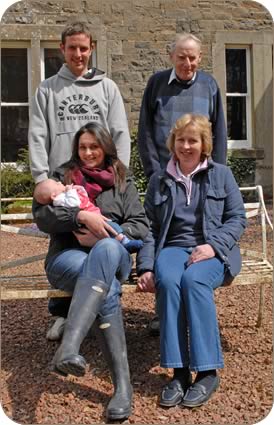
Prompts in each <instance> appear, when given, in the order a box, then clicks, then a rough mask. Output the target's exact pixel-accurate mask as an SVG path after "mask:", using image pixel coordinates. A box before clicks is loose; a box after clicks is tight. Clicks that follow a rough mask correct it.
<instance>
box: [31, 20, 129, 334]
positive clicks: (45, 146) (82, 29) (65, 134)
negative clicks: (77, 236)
mask: <svg viewBox="0 0 274 425" xmlns="http://www.w3.org/2000/svg"><path fill="white" fill-rule="evenodd" d="M60 49H61V51H62V53H63V55H64V59H65V63H64V65H63V66H62V67H61V69H60V70H59V72H58V73H57V74H56V75H54V76H53V77H50V78H48V79H46V80H44V81H42V83H41V84H40V85H39V87H38V88H37V90H36V93H35V96H34V99H33V103H32V110H31V117H30V125H29V154H30V166H31V172H32V176H33V178H34V181H35V183H36V184H39V183H40V182H42V181H44V180H46V179H47V178H48V177H50V176H51V174H52V172H53V171H54V170H55V169H56V168H57V167H58V166H59V165H61V164H63V163H64V162H66V161H67V160H69V158H70V157H71V153H72V141H73V137H74V134H75V133H76V131H77V130H78V129H79V128H80V127H81V126H82V125H83V124H85V123H88V122H93V121H96V122H99V123H101V124H102V125H103V126H104V127H105V128H106V129H107V130H108V131H109V132H110V134H111V136H112V138H113V141H114V143H115V145H116V148H117V152H118V157H119V159H120V160H121V161H122V162H123V163H124V164H125V165H126V166H128V165H129V160H130V135H129V130H128V123H127V117H126V113H125V108H124V103H123V99H122V96H121V94H120V91H119V89H118V87H117V85H116V84H115V83H114V81H112V80H110V79H109V78H107V77H106V74H105V73H104V72H103V71H100V70H99V69H96V68H91V69H89V68H88V63H89V59H90V56H91V54H92V51H93V49H94V45H93V41H92V35H91V32H90V30H89V28H88V27H87V26H86V24H84V23H82V22H75V23H71V24H69V25H68V26H67V27H66V28H65V29H64V31H63V32H62V37H61V44H60ZM100 231H103V229H94V234H95V235H96V236H97V237H100ZM67 301H68V300H64V299H60V300H58V299H51V300H50V302H49V311H50V312H51V313H52V314H53V315H57V316H64V317H65V316H66V312H67V310H68V306H69V304H68V302H67ZM63 325H64V319H63V317H61V318H60V319H59V320H57V321H56V323H55V325H53V328H51V329H50V330H49V332H48V338H49V339H59V338H60V336H61V333H62V329H63Z"/></svg>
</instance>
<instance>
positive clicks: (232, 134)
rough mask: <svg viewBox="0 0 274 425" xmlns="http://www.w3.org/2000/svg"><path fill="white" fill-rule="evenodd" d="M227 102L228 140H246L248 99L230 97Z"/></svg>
mask: <svg viewBox="0 0 274 425" xmlns="http://www.w3.org/2000/svg"><path fill="white" fill-rule="evenodd" d="M226 101H227V133H228V139H230V140H246V139H247V132H246V98H245V97H231V96H228V97H227V98H226Z"/></svg>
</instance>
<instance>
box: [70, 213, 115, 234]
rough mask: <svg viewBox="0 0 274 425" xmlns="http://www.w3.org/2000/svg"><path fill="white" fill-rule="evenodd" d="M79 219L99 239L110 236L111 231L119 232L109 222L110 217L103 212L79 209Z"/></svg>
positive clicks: (113, 232)
mask: <svg viewBox="0 0 274 425" xmlns="http://www.w3.org/2000/svg"><path fill="white" fill-rule="evenodd" d="M77 219H78V221H79V223H81V224H84V225H85V226H86V228H87V229H88V230H90V231H91V233H93V234H94V236H96V237H97V238H98V239H103V238H109V233H112V234H113V235H115V236H116V235H117V232H115V230H114V229H113V228H112V227H111V226H110V225H109V224H108V221H109V219H108V218H106V217H104V216H103V215H101V214H97V213H94V212H90V211H79V213H78V216H77Z"/></svg>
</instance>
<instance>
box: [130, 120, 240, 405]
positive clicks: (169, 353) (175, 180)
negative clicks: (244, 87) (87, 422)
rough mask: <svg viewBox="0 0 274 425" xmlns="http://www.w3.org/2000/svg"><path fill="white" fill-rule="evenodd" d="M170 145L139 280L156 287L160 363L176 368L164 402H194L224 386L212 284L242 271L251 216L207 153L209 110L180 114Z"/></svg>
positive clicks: (148, 204)
mask: <svg viewBox="0 0 274 425" xmlns="http://www.w3.org/2000/svg"><path fill="white" fill-rule="evenodd" d="M168 147H169V149H170V151H171V153H172V157H171V159H170V161H169V163H168V165H167V168H166V170H162V171H160V172H156V173H155V174H154V175H153V176H152V178H151V180H150V183H149V187H148V190H147V195H146V199H145V209H146V212H147V215H148V217H149V219H150V220H151V226H152V229H151V230H152V237H151V238H147V241H146V242H145V245H144V247H143V249H142V250H141V251H140V253H139V255H138V265H137V267H138V274H139V276H140V277H139V282H138V287H139V290H141V291H150V292H153V291H154V290H156V302H157V312H158V314H159V318H160V354H161V366H162V367H164V368H173V369H174V375H173V378H172V380H171V381H170V382H169V383H168V384H167V385H166V386H165V387H164V388H163V390H162V393H161V396H160V405H162V406H166V407H171V406H175V405H177V404H180V403H181V405H183V406H188V407H196V406H200V405H202V404H204V403H205V402H206V401H207V400H209V398H210V397H211V395H212V394H213V392H214V391H215V390H216V389H217V388H218V386H219V381H220V379H219V377H218V374H217V369H220V368H223V367H224V362H223V355H222V350H221V343H220V335H219V329H218V322H217V317H216V307H215V302H214V289H215V288H217V287H219V286H221V285H223V284H224V283H225V282H228V281H231V280H232V279H233V277H234V276H236V275H237V273H239V271H240V268H241V257H240V251H239V247H238V245H237V242H238V241H239V239H240V237H241V235H242V233H243V231H244V228H245V225H246V218H245V210H244V205H243V201H242V196H241V193H240V191H239V188H238V186H237V183H236V181H235V179H234V177H233V175H232V172H231V170H230V169H229V168H228V167H226V166H224V165H220V164H217V163H214V162H213V161H212V160H211V159H210V153H211V150H212V136H211V124H210V123H209V121H208V119H207V118H206V117H204V116H201V115H190V114H187V115H184V116H183V117H182V118H180V119H179V120H178V121H177V122H176V124H175V126H174V128H173V129H172V131H171V133H170V137H169V139H168ZM191 371H193V372H196V377H195V380H194V382H193V383H192V374H191Z"/></svg>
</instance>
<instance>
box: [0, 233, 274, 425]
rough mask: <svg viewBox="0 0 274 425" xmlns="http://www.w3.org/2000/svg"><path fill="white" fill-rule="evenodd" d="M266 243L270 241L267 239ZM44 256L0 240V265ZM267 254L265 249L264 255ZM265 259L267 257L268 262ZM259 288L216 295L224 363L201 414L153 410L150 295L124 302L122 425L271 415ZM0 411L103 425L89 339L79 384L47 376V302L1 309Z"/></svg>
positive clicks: (27, 242)
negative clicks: (128, 406)
mask: <svg viewBox="0 0 274 425" xmlns="http://www.w3.org/2000/svg"><path fill="white" fill-rule="evenodd" d="M269 236H270V237H271V235H270V234H269ZM257 244H258V229H257V227H256V226H253V227H252V228H250V229H248V230H247V231H246V234H245V241H244V242H243V245H245V246H249V248H250V249H251V248H253V249H255V248H256V246H257ZM46 250H47V240H43V239H38V238H34V237H29V236H19V235H15V234H11V233H4V232H2V234H1V252H2V254H1V257H2V261H8V260H14V259H17V258H21V257H26V256H30V255H36V254H39V253H42V252H46ZM269 252H270V253H272V243H271V244H270V247H269ZM271 255H272V254H271ZM42 270H43V264H42V262H39V263H33V264H31V265H28V266H23V267H22V266H21V267H18V268H17V269H11V270H10V271H9V272H10V273H15V274H18V273H20V272H22V273H25V274H29V273H37V272H40V271H42ZM258 296H259V288H258V287H256V285H247V286H241V287H239V286H237V287H232V288H226V289H220V290H217V291H216V303H217V309H218V317H219V323H220V330H221V338H222V345H223V351H224V358H225V369H224V370H222V371H220V377H221V385H220V388H219V390H218V391H217V392H216V393H215V395H214V396H213V397H212V399H211V400H210V401H209V402H208V403H207V404H206V405H204V406H202V407H200V408H197V409H194V410H191V409H187V408H180V407H178V406H177V407H175V408H171V409H168V410H166V409H164V408H161V407H159V405H158V395H159V393H160V390H161V387H162V386H163V385H164V384H165V383H166V381H167V379H168V378H169V376H170V374H171V370H165V369H162V368H160V367H159V338H158V337H151V336H149V333H148V327H147V326H148V323H149V321H150V319H151V318H152V317H153V305H154V302H153V296H152V295H151V294H139V293H138V294H124V296H123V308H124V318H125V327H126V337H127V343H128V353H129V364H130V368H131V375H132V383H133V387H134V408H133V413H132V415H131V417H130V418H129V419H128V420H127V421H126V422H125V423H135V424H137V423H138V424H160V423H161V424H174V423H180V424H226V425H227V424H231V425H232V424H255V423H257V422H259V421H260V420H262V419H263V418H264V417H265V416H266V415H267V414H268V413H269V411H270V410H271V407H272V403H273V388H272V385H273V384H272V288H271V285H265V312H264V324H263V326H262V327H261V328H260V329H258V328H256V326H255V324H256V317H257V311H258V299H259V298H258ZM1 314H2V329H1V331H2V353H1V355H2V369H1V393H2V400H1V403H2V407H3V410H4V411H5V413H6V415H8V416H9V417H10V418H11V419H12V420H13V421H15V422H18V423H20V424H45V425H46V424H69V425H70V424H94V423H105V421H106V419H105V408H106V406H107V403H108V400H109V397H110V395H111V392H112V385H111V381H110V377H109V373H108V369H107V367H106V364H105V362H104V359H103V358H102V355H101V353H100V350H99V348H98V347H97V341H96V337H95V335H94V334H91V335H89V336H88V337H87V338H86V339H85V341H84V343H83V344H82V353H83V354H84V356H85V357H86V359H87V361H88V363H89V372H88V373H87V374H86V375H85V377H83V378H76V377H72V376H69V377H68V378H63V377H61V376H58V375H56V374H54V373H52V372H50V371H49V363H50V361H51V359H52V357H53V354H54V352H55V350H56V348H57V346H58V344H57V343H54V342H48V341H47V340H46V338H45V336H46V332H47V329H48V327H49V324H50V322H51V318H50V315H49V314H48V312H47V301H46V300H44V299H42V300H26V301H19V300H16V301H3V302H2V308H1Z"/></svg>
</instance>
